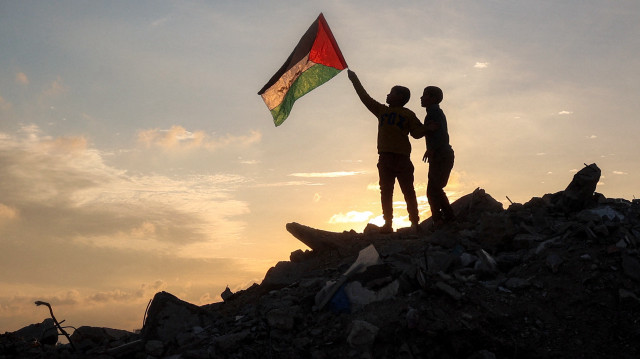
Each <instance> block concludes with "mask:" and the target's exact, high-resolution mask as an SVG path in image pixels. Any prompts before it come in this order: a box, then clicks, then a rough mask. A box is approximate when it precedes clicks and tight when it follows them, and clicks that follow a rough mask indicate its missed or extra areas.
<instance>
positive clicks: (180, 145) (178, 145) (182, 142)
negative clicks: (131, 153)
mask: <svg viewBox="0 0 640 359" xmlns="http://www.w3.org/2000/svg"><path fill="white" fill-rule="evenodd" d="M261 138H262V135H261V134H260V133H259V132H256V131H251V133H250V134H249V135H246V136H233V135H228V134H227V135H225V136H224V137H220V138H210V136H208V135H207V134H205V133H204V132H203V131H196V132H190V131H188V130H186V129H185V128H184V127H182V126H177V125H175V126H172V127H171V128H170V129H168V130H161V129H149V130H143V131H140V132H139V133H138V142H139V143H141V144H143V145H144V146H145V147H147V148H153V147H157V148H162V149H165V150H190V149H198V148H202V149H207V150H210V151H213V150H216V149H218V148H223V147H227V146H231V145H241V146H244V145H250V144H253V143H256V142H259V141H260V140H261Z"/></svg>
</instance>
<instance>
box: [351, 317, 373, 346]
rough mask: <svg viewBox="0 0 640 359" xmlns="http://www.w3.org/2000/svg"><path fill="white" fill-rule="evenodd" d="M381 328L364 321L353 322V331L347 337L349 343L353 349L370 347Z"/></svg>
mask: <svg viewBox="0 0 640 359" xmlns="http://www.w3.org/2000/svg"><path fill="white" fill-rule="evenodd" d="M379 330H380V328H378V327H376V326H375V325H373V324H371V323H369V322H367V321H364V320H354V321H353V322H351V330H350V331H349V335H348V336H347V343H349V345H350V346H352V347H356V348H358V347H370V346H371V345H373V342H374V341H375V339H376V335H378V331H379Z"/></svg>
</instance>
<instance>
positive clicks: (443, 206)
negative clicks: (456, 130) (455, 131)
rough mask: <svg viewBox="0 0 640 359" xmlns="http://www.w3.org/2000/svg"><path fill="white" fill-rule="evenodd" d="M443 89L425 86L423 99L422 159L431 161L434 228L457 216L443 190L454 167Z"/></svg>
mask: <svg viewBox="0 0 640 359" xmlns="http://www.w3.org/2000/svg"><path fill="white" fill-rule="evenodd" d="M442 98H443V94H442V90H441V89H440V88H439V87H436V86H427V87H425V89H424V92H423V94H422V97H421V98H420V103H421V104H422V107H424V108H425V109H426V110H427V116H426V117H425V119H424V125H425V128H426V130H427V134H426V136H425V140H426V142H427V151H426V152H425V153H424V156H423V157H422V160H423V161H424V162H427V161H428V162H429V176H428V178H429V181H428V183H427V200H428V201H429V206H430V207H431V218H432V219H433V225H434V227H435V228H437V227H439V226H441V225H442V224H444V223H447V222H450V221H452V220H454V214H453V209H452V208H451V204H449V199H448V198H447V195H446V193H445V192H444V187H446V185H447V182H448V181H449V176H450V175H451V170H452V169H453V160H454V157H455V156H454V154H453V148H451V145H450V144H449V131H448V129H447V118H446V116H445V115H444V112H443V111H442V109H440V102H442Z"/></svg>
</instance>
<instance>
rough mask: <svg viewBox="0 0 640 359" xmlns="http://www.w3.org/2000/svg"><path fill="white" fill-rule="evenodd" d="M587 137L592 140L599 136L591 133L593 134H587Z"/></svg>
mask: <svg viewBox="0 0 640 359" xmlns="http://www.w3.org/2000/svg"><path fill="white" fill-rule="evenodd" d="M587 138H588V139H590V140H593V139H596V138H598V136H596V135H591V136H587Z"/></svg>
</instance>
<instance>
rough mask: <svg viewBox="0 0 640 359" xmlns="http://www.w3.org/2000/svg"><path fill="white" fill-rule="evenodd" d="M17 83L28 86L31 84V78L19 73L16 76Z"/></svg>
mask: <svg viewBox="0 0 640 359" xmlns="http://www.w3.org/2000/svg"><path fill="white" fill-rule="evenodd" d="M16 83H17V84H20V85H25V86H26V85H28V84H29V78H28V77H27V75H26V74H25V73H24V72H18V73H17V74H16Z"/></svg>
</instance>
